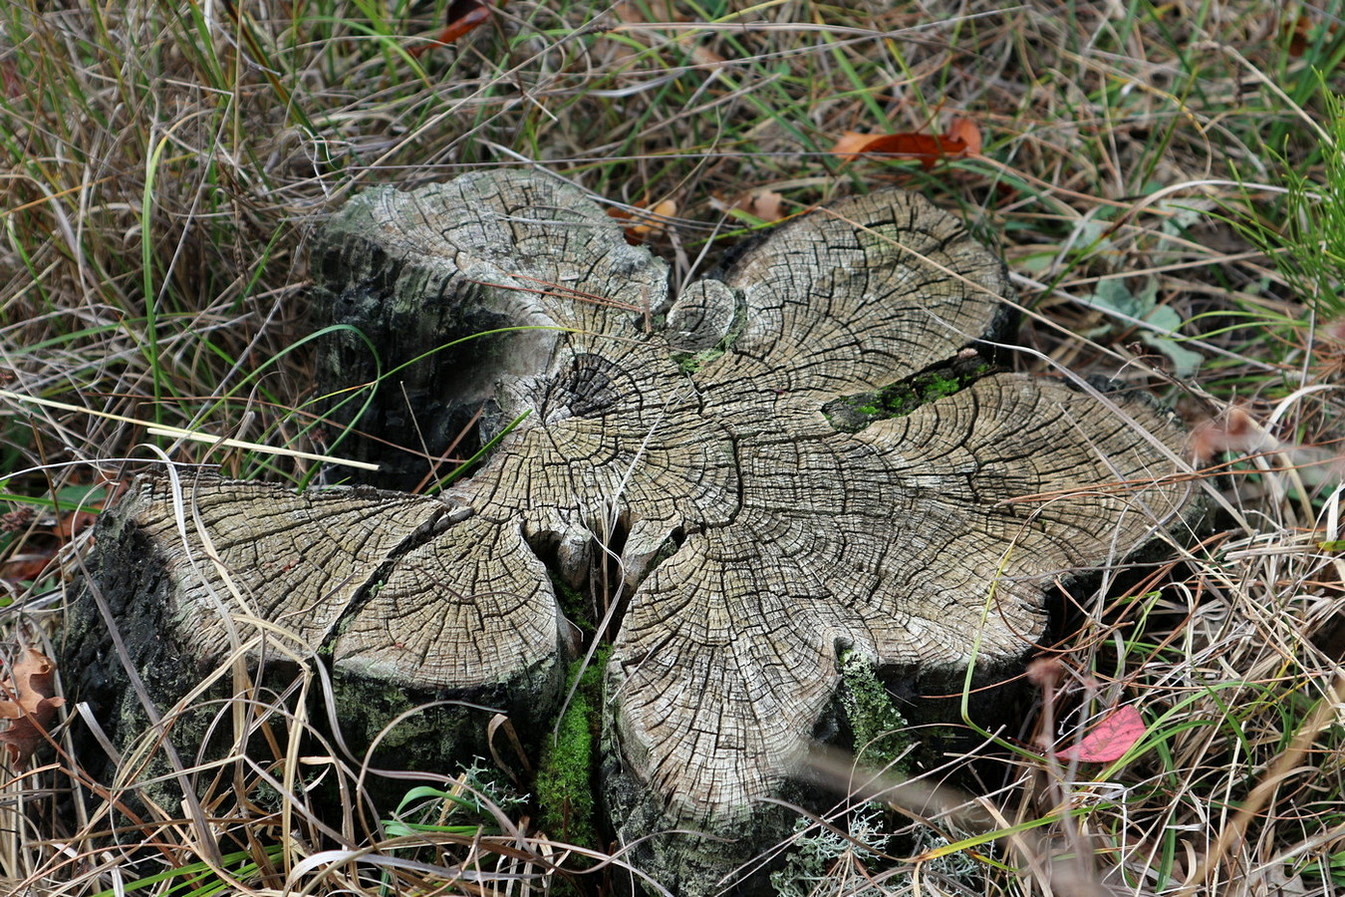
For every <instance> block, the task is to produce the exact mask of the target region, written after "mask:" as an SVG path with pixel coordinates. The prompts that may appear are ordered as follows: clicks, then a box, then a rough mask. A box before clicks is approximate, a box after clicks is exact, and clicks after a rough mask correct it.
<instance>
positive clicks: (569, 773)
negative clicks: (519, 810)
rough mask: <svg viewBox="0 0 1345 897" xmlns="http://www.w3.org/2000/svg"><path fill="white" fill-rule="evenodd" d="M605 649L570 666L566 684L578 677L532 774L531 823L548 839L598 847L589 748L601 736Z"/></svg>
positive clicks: (592, 757)
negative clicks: (534, 806)
mask: <svg viewBox="0 0 1345 897" xmlns="http://www.w3.org/2000/svg"><path fill="white" fill-rule="evenodd" d="M609 653H610V652H609V650H608V649H606V648H604V649H602V650H600V651H598V652H597V653H596V654H595V655H594V657H593V660H592V662H591V663H590V664H589V665H588V667H587V668H586V669H585V668H583V666H582V665H583V661H582V660H579V661H575V662H574V664H572V665H571V667H570V681H571V682H573V681H574V680H575V678H576V677H578V679H579V687H578V688H577V689H575V692H574V696H573V697H572V698H571V699H570V704H569V706H568V707H566V708H565V713H564V715H563V716H561V719H560V725H559V726H558V727H557V729H556V734H555V736H554V737H548V738H547V739H546V741H545V745H546V746H545V748H544V749H543V751H542V761H541V764H540V766H539V768H538V770H537V780H536V782H535V788H536V793H537V821H538V824H539V825H540V826H541V828H542V830H543V831H545V832H546V833H547V834H549V835H550V836H551V837H553V838H556V839H558V840H561V841H565V842H567V843H570V844H576V845H579V846H581V847H592V848H598V847H599V846H600V845H599V843H598V833H597V829H596V828H595V822H594V815H593V814H594V805H595V800H596V798H595V795H596V794H597V787H596V785H595V781H594V774H595V772H596V765H595V761H594V758H595V748H596V745H597V743H598V738H599V736H600V735H601V725H602V719H601V716H600V715H599V713H598V708H599V707H600V706H601V702H600V691H601V689H602V671H603V668H604V667H606V665H607V655H608V654H609Z"/></svg>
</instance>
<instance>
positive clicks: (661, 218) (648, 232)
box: [607, 199, 677, 246]
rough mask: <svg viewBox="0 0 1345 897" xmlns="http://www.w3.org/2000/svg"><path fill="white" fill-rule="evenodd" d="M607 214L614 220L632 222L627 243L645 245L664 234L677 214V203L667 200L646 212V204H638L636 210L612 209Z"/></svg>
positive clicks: (628, 230)
mask: <svg viewBox="0 0 1345 897" xmlns="http://www.w3.org/2000/svg"><path fill="white" fill-rule="evenodd" d="M607 214H608V215H609V216H611V217H612V218H620V219H621V220H623V221H630V222H631V225H630V226H629V227H627V228H626V242H627V243H630V244H631V245H632V246H635V245H639V244H640V243H643V242H644V241H645V240H646V239H648V238H649V237H652V236H654V235H655V234H658V233H662V232H663V227H664V225H665V224H666V223H667V219H669V218H671V217H672V216H674V215H676V214H677V203H676V201H674V200H671V199H665V200H663V201H662V202H660V203H658V204H657V205H656V206H654V208H652V209H650V210H648V211H645V208H644V203H643V202H637V203H636V204H635V207H634V210H631V209H615V208H612V209H608V210H607Z"/></svg>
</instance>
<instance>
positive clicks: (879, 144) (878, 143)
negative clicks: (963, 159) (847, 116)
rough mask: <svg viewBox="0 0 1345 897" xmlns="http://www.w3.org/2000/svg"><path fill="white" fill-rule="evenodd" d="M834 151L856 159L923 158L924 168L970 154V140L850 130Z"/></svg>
mask: <svg viewBox="0 0 1345 897" xmlns="http://www.w3.org/2000/svg"><path fill="white" fill-rule="evenodd" d="M831 151H832V152H833V153H835V154H836V155H838V156H841V157H843V158H844V159H845V160H846V161H847V162H853V161H854V160H855V159H858V158H859V157H860V156H864V155H871V154H875V155H876V154H882V155H888V156H909V157H910V158H913V159H919V160H920V165H921V167H923V168H925V169H930V168H933V167H934V163H935V162H938V161H939V160H940V159H944V158H955V157H958V156H965V155H967V152H968V148H967V142H966V141H965V140H963V139H961V138H959V137H954V136H952V135H950V134H940V135H935V134H915V133H911V132H907V131H902V132H899V133H896V134H859V133H856V132H854V131H846V132H845V134H843V135H842V136H841V139H840V140H838V141H836V145H835V146H833V147H832V148H831Z"/></svg>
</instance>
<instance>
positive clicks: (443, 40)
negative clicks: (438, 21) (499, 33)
mask: <svg viewBox="0 0 1345 897" xmlns="http://www.w3.org/2000/svg"><path fill="white" fill-rule="evenodd" d="M492 12H493V10H492V9H491V6H490V4H488V3H482V2H481V0H453V3H452V4H450V5H449V7H448V25H447V26H445V27H444V29H443V30H441V31H440V32H439V33H438V34H436V35H435V36H434V37H433V38H431V39H430V41H429V42H428V43H424V44H420V45H418V46H415V47H412V48H410V49H409V50H407V51H406V52H407V53H408V54H410V55H411V57H412V58H415V57H417V56H420V55H421V54H422V53H424V52H426V51H427V50H433V49H434V48H435V47H443V46H446V45H448V44H451V43H453V41H455V40H457V39H458V38H460V37H462V36H463V35H464V34H466V33H467V32H469V31H471V30H472V29H473V28H477V27H479V26H481V25H484V24H485V23H486V22H488V21H490V16H491V13H492Z"/></svg>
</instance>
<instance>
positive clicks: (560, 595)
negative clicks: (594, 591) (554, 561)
mask: <svg viewBox="0 0 1345 897" xmlns="http://www.w3.org/2000/svg"><path fill="white" fill-rule="evenodd" d="M551 588H552V589H553V590H555V593H556V601H557V602H558V603H559V604H560V609H561V610H562V611H563V612H564V613H565V618H566V619H567V620H569V621H570V622H571V623H573V624H574V625H576V626H578V627H579V631H580V632H582V633H584V634H585V635H592V634H593V633H594V632H595V631H596V630H597V623H596V622H595V621H594V619H593V610H592V604H591V603H590V602H589V600H588V596H586V595H585V594H584V593H583V592H581V591H579V590H578V589H576V588H575V587H574V586H572V585H570V584H569V583H567V582H566V581H565V580H563V579H561V578H560V575H559V574H557V573H556V572H555V571H554V570H553V571H551Z"/></svg>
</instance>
